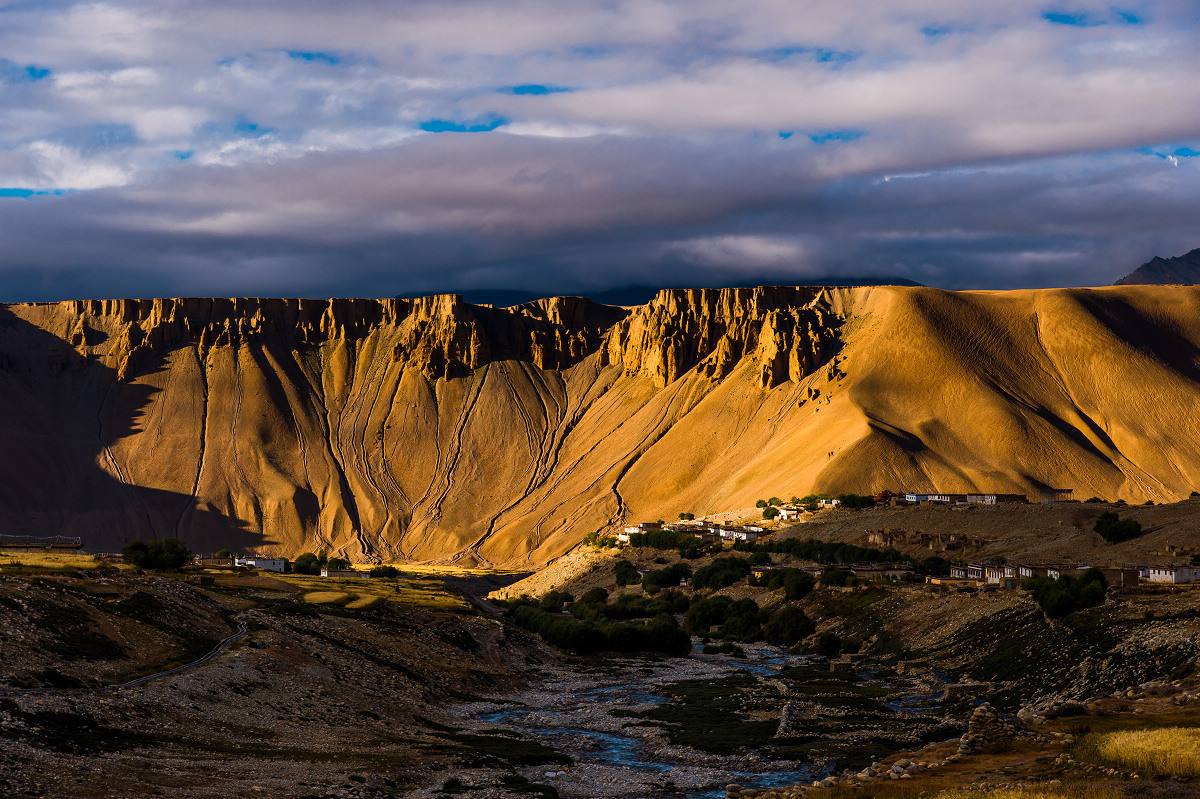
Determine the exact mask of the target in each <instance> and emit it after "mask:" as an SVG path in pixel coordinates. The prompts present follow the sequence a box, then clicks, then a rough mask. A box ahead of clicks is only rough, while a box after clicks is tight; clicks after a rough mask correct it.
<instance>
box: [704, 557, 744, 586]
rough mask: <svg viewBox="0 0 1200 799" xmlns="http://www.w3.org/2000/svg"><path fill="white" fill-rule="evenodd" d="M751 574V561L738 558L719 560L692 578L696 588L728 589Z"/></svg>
mask: <svg viewBox="0 0 1200 799" xmlns="http://www.w3.org/2000/svg"><path fill="white" fill-rule="evenodd" d="M749 573H750V561H748V560H746V559H745V558H739V557H737V556H729V557H724V558H717V559H716V560H714V561H713V562H712V563H710V564H708V565H707V566H704V567H703V568H701V569H698V570H697V571H696V575H695V577H693V578H692V585H693V586H694V587H695V588H713V589H721V588H727V587H729V586H731V585H733V584H734V583H736V582H738V581H739V580H741V579H742V578H743V577H745V576H746V575H748V574H749Z"/></svg>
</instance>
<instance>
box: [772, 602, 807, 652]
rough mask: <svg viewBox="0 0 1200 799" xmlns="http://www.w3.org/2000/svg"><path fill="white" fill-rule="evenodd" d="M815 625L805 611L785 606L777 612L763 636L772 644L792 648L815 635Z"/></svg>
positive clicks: (793, 606) (792, 606)
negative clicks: (798, 642)
mask: <svg viewBox="0 0 1200 799" xmlns="http://www.w3.org/2000/svg"><path fill="white" fill-rule="evenodd" d="M813 629H814V626H813V623H812V620H811V619H810V618H808V616H807V615H805V613H804V611H803V610H801V609H800V608H798V607H796V606H795V605H784V606H783V607H781V608H780V609H779V610H777V611H775V612H774V613H773V614H772V615H771V618H770V620H769V621H768V622H767V624H766V626H765V627H764V628H763V636H764V637H765V638H766V640H767V641H769V642H770V643H772V644H777V645H779V646H791V645H793V644H795V643H796V642H797V641H800V640H803V639H804V638H807V637H808V636H810V635H812V633H813Z"/></svg>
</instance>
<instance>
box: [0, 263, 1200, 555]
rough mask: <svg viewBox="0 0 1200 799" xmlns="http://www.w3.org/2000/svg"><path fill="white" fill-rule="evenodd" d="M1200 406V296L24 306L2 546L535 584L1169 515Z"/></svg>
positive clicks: (679, 296)
mask: <svg viewBox="0 0 1200 799" xmlns="http://www.w3.org/2000/svg"><path fill="white" fill-rule="evenodd" d="M1145 387H1153V390H1149V389H1146V388H1145ZM1198 402H1200V289H1196V288H1190V287H1178V286H1174V287H1169V288H1158V287H1144V286H1141V287H1124V288H1110V289H1092V290H1085V289H1062V290H1057V289H1056V290H1045V291H1034V292H1010V293H1004V292H993V293H973V292H966V293H955V292H946V291H938V290H935V289H927V288H918V287H896V286H864V287H855V288H833V287H824V288H822V287H790V288H789V287H766V288H750V289H702V290H675V289H671V290H663V291H660V292H659V293H658V294H657V295H656V296H655V297H654V298H653V300H651V301H650V302H649V303H647V304H646V305H642V306H636V307H632V308H618V307H613V306H606V305H600V304H597V303H593V302H590V301H589V300H586V299H584V298H578V297H560V298H553V299H545V300H539V301H536V302H531V303H526V304H523V305H518V306H514V307H511V308H495V307H490V306H484V305H473V304H470V303H466V302H463V301H462V300H461V298H459V297H457V296H454V295H439V296H432V297H423V298H416V299H382V300H361V299H359V300H355V299H336V300H298V299H289V300H285V299H259V298H248V299H157V300H103V301H102V300H84V301H67V302H60V303H41V304H20V305H10V306H0V455H2V456H3V457H0V529H3V530H5V531H6V532H17V533H21V532H25V533H41V534H68V535H79V536H82V537H83V538H84V539H85V542H86V545H87V546H88V547H90V548H92V549H104V550H109V549H114V548H119V547H120V545H121V544H122V543H123V542H124V541H126V540H129V539H130V538H135V537H143V538H144V537H148V536H158V537H162V536H168V535H170V536H182V537H183V538H185V539H187V541H188V543H189V545H190V546H191V547H192V548H193V549H195V550H204V549H217V548H220V547H230V548H243V549H256V550H259V551H262V552H273V553H284V554H295V553H298V552H302V551H306V550H317V549H326V550H328V551H330V552H338V553H341V554H344V555H347V556H350V557H353V558H357V559H364V560H398V559H417V560H446V559H456V560H458V561H459V562H464V563H493V564H511V565H517V564H531V565H532V564H542V563H545V562H547V561H549V560H551V559H554V558H556V557H558V556H560V555H562V554H563V553H564V552H565V551H567V550H569V549H570V548H571V547H572V546H574V545H575V544H576V543H578V541H579V540H580V539H582V538H583V537H584V536H585V535H587V534H588V533H590V532H592V531H596V530H610V529H612V528H613V527H615V526H617V525H620V524H622V523H623V522H625V521H626V520H630V519H639V518H661V517H668V516H671V515H674V514H676V513H678V512H679V511H680V510H684V509H686V510H690V511H693V512H696V513H707V512H715V511H722V510H728V509H732V508H739V507H747V506H750V505H752V504H753V502H754V500H755V499H756V498H757V497H759V496H764V495H768V496H769V495H778V496H786V495H792V494H795V495H804V494H807V493H810V492H812V491H814V490H816V491H826V492H839V493H840V492H848V491H854V492H866V491H872V490H881V489H884V488H892V489H894V490H895V489H908V490H928V489H938V490H943V491H976V490H978V491H1002V492H1027V493H1036V492H1037V491H1039V490H1040V489H1042V488H1044V487H1047V486H1055V487H1058V486H1068V487H1071V488H1073V489H1074V490H1075V492H1076V495H1077V496H1084V497H1086V496H1092V495H1097V496H1102V497H1106V498H1112V499H1116V498H1122V499H1125V500H1127V501H1130V502H1137V503H1143V502H1145V501H1146V500H1154V501H1156V502H1159V501H1163V500H1173V499H1180V498H1182V497H1186V496H1187V495H1188V494H1189V493H1190V492H1191V491H1193V490H1195V489H1196V487H1197V486H1200V417H1197V416H1196V415H1195V414H1194V413H1192V412H1191V411H1192V409H1194V408H1195V407H1196V406H1197V404H1198Z"/></svg>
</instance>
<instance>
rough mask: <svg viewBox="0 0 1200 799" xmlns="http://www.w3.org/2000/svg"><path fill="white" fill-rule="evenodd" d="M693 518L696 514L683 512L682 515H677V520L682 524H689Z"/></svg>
mask: <svg viewBox="0 0 1200 799" xmlns="http://www.w3.org/2000/svg"><path fill="white" fill-rule="evenodd" d="M695 518H696V514H694V513H691V512H689V511H684V512H683V513H681V514H679V520H680V521H682V522H690V521H691V520H692V519H695Z"/></svg>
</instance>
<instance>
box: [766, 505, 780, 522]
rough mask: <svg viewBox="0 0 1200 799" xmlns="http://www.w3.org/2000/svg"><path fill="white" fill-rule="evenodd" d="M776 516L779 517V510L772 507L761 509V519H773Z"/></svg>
mask: <svg viewBox="0 0 1200 799" xmlns="http://www.w3.org/2000/svg"><path fill="white" fill-rule="evenodd" d="M778 516H779V508H776V507H775V506H773V505H771V506H768V507H765V508H763V518H764V519H774V518H776V517H778Z"/></svg>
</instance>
